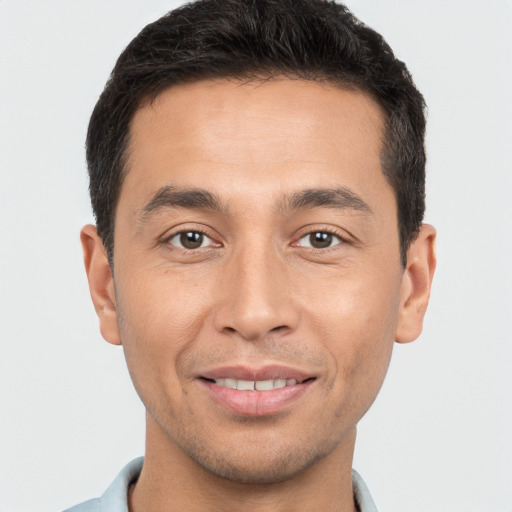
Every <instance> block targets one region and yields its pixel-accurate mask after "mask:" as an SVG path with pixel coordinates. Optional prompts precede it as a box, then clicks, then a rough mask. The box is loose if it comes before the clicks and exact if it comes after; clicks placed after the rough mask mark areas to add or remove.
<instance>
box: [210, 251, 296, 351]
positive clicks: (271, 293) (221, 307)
mask: <svg viewBox="0 0 512 512" xmlns="http://www.w3.org/2000/svg"><path fill="white" fill-rule="evenodd" d="M225 264H226V267H225V272H224V279H223V282H222V283H221V284H220V287H221V288H222V290H221V291H220V295H219V299H220V301H219V302H218V303H217V308H216V310H215V318H214V323H215V328H216V329H217V330H218V331H220V332H223V333H225V334H231V335H234V334H237V335H238V336H240V337H241V338H243V339H245V340H247V341H258V340H262V339H265V338H266V337H268V336H269V335H280V336H284V335H286V334H289V333H291V332H293V331H294V330H295V329H296V328H297V325H298V322H299V312H298V308H297V305H296V304H295V301H294V299H293V296H294V293H293V288H294V287H293V286H292V284H293V283H292V279H291V276H290V269H289V268H288V266H287V265H286V261H285V260H284V258H283V257H282V256H280V255H279V254H278V252H277V251H276V250H275V249H273V248H261V245H260V247H259V248H257V249H256V248H253V250H251V248H250V247H247V248H246V249H245V250H243V251H238V252H237V253H236V254H233V257H232V258H229V261H226V263H225Z"/></svg>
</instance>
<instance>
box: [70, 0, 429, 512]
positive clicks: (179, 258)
mask: <svg viewBox="0 0 512 512" xmlns="http://www.w3.org/2000/svg"><path fill="white" fill-rule="evenodd" d="M423 108H424V103H423V99H422V96H421V94H420V93H419V92H418V91H417V90H416V88H415V87H414V84H413V82H412V79H411V77H410V75H409V73H408V72H407V69H406V68H405V66H404V64H403V63H401V62H400V61H398V60H396V59H395V58H394V56H393V53H392V51H391V49H390V48H389V47H388V45H387V44H386V43H385V42H384V41H383V39H382V38H381V37H380V36H379V35H378V34H376V33H375V32H374V31H372V30H371V29H369V28H368V27H366V26H364V25H363V24H361V23H360V22H359V21H357V20H356V19H355V18H354V17H353V16H352V15H351V14H350V13H349V12H348V10H347V9H346V8H345V7H343V6H341V5H340V4H337V3H334V2H328V1H324V0H300V1H298V0H285V1H283V0H258V1H254V0H202V1H199V2H195V3H192V4H190V5H187V6H184V7H182V8H180V9H177V10H175V11H173V12H171V13H169V14H168V15H167V16H165V17H163V18H161V19H160V20H158V21H156V22H155V23H153V24H151V25H149V26H147V27H146V28H145V29H144V30H143V31H142V32H141V33H140V34H139V35H138V36H137V37H136V38H135V39H134V40H133V41H132V42H131V43H130V45H129V46H128V47H127V48H126V50H125V51H124V52H123V54H122V55H121V57H120V58H119V60H118V62H117V64H116V66H115V68H114V71H113V73H112V76H111V78H110V80H109V82H108V83H107V85H106V88H105V90H104V92H103V94H102V96H101V97H100V99H99V101H98V103H97V105H96V107H95V110H94V112H93V115H92V117H91V121H90V125H89V132H88V138H87V159H88V165H89V173H90V192H91V201H92V205H93V209H94V212H95V215H96V220H97V227H95V226H85V227H84V228H83V230H82V233H81V239H82V244H83V249H84V259H85V266H86V270H87V275H88V279H89V286H90V291H91V296H92V300H93V302H94V305H95V308H96V311H97V314H98V316H99V320H100V329H101V333H102V335H103V337H104V338H105V339H106V340H107V341H108V342H110V343H113V344H117V345H122V346H123V349H124V352H125V356H126V360H127V364H128V368H129V371H130V375H131V377H132V380H133V382H134V385H135V388H136V390H137V392H138V394H139V396H140V397H141V399H142V401H143V403H144V405H145V407H146V411H147V413H146V425H147V433H146V453H145V458H144V460H143V461H142V459H139V460H136V461H134V462H132V463H131V464H129V465H128V466H127V467H126V468H125V469H124V470H123V471H122V472H121V474H120V475H119V476H118V478H117V479H116V480H115V481H114V483H113V484H112V486H111V487H110V488H109V489H108V490H107V491H106V492H105V494H104V495H103V496H102V497H101V498H98V499H95V500H91V501H89V502H86V503H85V504H82V505H79V506H77V507H75V508H73V509H70V510H73V511H92V510H95V511H104V512H107V511H109V512H114V511H125V510H130V511H132V512H141V511H147V510H151V511H163V510H180V511H181V510H186V511H210V510H212V511H213V510H223V511H224V510H225V511H234V510H252V511H260V510H265V511H284V510H287V511H288V510H293V511H311V510H333V511H334V510H336V511H344V512H349V511H350V512H353V511H356V510H359V511H364V512H368V511H373V510H376V509H375V505H374V504H373V501H372V499H371V497H370V494H369V492H368V490H367V489H366V487H365V485H364V483H363V481H362V479H361V478H360V477H359V475H358V474H357V473H356V472H355V471H354V472H353V471H352V456H353V451H354V444H355V437H356V426H357V423H358V421H359V420H360V419H361V417H362V416H363V415H364V414H365V412H366V411H367V410H368V408H369V407H370V405H371V403H372V402H373V400H374V399H375V397H376V395H377V393H378V391H379V389H380V386H381V384H382V381H383V379H384V376H385V373H386V370H387V367H388V363H389V359H390V356H391V351H392V346H393V342H394V341H397V342H400V343H405V342H410V341H412V340H414V339H415V338H416V337H417V336H418V335H419V334H420V332H421V327H422V320H423V316H424V313H425V310H426V307H427V303H428V297H429V292H430V285H431V281H432V275H433V272H434V267H435V254H434V243H435V231H434V229H433V228H432V227H431V226H428V225H424V224H422V219H423V212H424V166H425V155H424V141H423V139H424V128H425V121H424V115H423Z"/></svg>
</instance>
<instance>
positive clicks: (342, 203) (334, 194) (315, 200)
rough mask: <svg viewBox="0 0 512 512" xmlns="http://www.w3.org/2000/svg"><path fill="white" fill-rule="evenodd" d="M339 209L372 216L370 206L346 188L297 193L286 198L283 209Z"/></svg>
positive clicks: (309, 190) (310, 190)
mask: <svg viewBox="0 0 512 512" xmlns="http://www.w3.org/2000/svg"><path fill="white" fill-rule="evenodd" d="M319 207H328V208H339V209H341V210H356V211H360V212H363V213H366V214H372V213H373V212H372V209H371V208H370V206H369V205H368V204H367V203H366V202H365V201H363V199H361V198H360V197H359V196H358V195H357V194H356V193H355V192H353V191H352V190H350V189H349V188H346V187H338V188H314V189H307V190H302V191H300V192H295V193H294V194H292V195H291V196H288V197H285V200H284V202H283V204H282V205H281V209H289V210H298V209H309V208H319Z"/></svg>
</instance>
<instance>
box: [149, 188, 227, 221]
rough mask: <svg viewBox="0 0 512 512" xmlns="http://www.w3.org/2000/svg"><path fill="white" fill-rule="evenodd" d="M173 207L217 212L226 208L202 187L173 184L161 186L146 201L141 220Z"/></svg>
mask: <svg viewBox="0 0 512 512" xmlns="http://www.w3.org/2000/svg"><path fill="white" fill-rule="evenodd" d="M173 208H192V209H205V210H212V211H217V212H222V211H225V210H226V208H225V207H224V206H223V205H222V204H221V203H220V201H219V200H218V199H217V197H216V196H214V195H213V194H212V193H211V192H208V190H204V189H201V188H189V189H183V190H180V189H177V188H176V187H173V186H170V185H168V186H165V187H161V188H160V189H158V190H157V192H156V193H155V195H154V196H153V197H152V198H151V199H150V200H149V201H148V202H147V203H146V205H145V206H144V207H143V208H142V210H141V213H140V220H141V221H142V222H144V221H146V220H147V219H148V217H151V216H152V214H154V213H157V212H158V211H161V210H166V209H173Z"/></svg>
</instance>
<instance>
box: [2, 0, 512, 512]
mask: <svg viewBox="0 0 512 512" xmlns="http://www.w3.org/2000/svg"><path fill="white" fill-rule="evenodd" d="M178 3H180V2H176V1H175V2H173V1H163V0H151V1H142V0H139V1H133V0H124V1H122V2H121V1H110V2H109V1H101V2H100V1H98V0H95V1H92V0H88V1H87V2H86V1H73V2H69V1H63V0H62V1H49V0H47V1H44V2H40V1H35V0H33V1H24V0H0V240H1V242H0V244H1V245H0V343H1V345H0V349H1V352H0V411H1V413H0V510H3V511H4V512H7V511H11V512H21V511H25V510H39V511H41V512H46V511H48V512H49V511H52V510H53V511H57V510H61V509H63V508H65V507H66V506H69V505H72V504H74V503H77V502H79V501H81V500H85V499H88V498H91V497H93V496H97V495H99V494H101V493H102V492H103V490H104V488H105V487H106V486H107V485H108V484H109V483H110V481H111V480H112V479H113V478H114V476H115V475H116V474H117V472H118V471H119V469H120V468H121V466H122V465H124V463H126V462H128V461H129V460H130V459H131V458H133V457H136V456H138V455H140V454H142V453H143V440H144V413H143V408H142V406H141V404H140V403H139V400H138V398H137V397H136V395H135V392H134V391H133V389H132V386H131V383H130V380H129V377H128V374H127V371H126V369H125V364H124V359H123V354H122V350H120V349H119V348H116V347H112V346H110V345H108V344H107V343H105V342H104V341H103V340H102V339H101V336H100V334H99V331H98V328H97V319H96V316H95V313H94V311H93V308H92V305H91V304H90V300H89V295H88V289H87V285H86V278H85V273H84V271H83V268H82V262H81V248H80V244H79V238H78V232H79V229H80V227H81V225H82V224H84V223H87V222H91V221H92V215H91V213H90V208H89V202H88V196H87V180H86V169H85V164H84V152H83V144H84V136H85V131H86V126H87V121H88V116H89V115H90V112H91V110H92V107H93V105H94V103H95V100H96V99H97V97H98V95H99V93H100V91H101V89H102V87H103V84H104V82H105V80H106V78H107V75H108V73H109V71H110V70H111V68H112V66H113V64H114V61H115V59H116V57H117V56H118V54H119V53H120V51H121V50H122V48H123V47H124V46H125V45H126V44H127V43H128V41H129V40H130V39H131V38H132V37H133V36H134V35H135V34H136V33H137V32H138V31H139V30H140V29H141V28H142V27H143V26H144V25H145V24H146V23H148V22H150V21H153V20H154V19H156V18H157V17H158V16H160V15H161V14H163V13H164V12H166V11H167V10H169V9H171V8H172V7H174V6H175V5H177V4H178ZM348 4H349V6H350V7H351V8H352V9H353V11H354V12H355V13H356V14H357V15H358V16H360V17H361V18H362V19H363V20H364V21H365V22H366V23H367V24H369V25H370V26H372V27H374V28H376V29H377V30H378V31H380V32H381V33H382V34H383V35H384V36H385V38H386V39H387V40H388V42H389V43H390V44H391V46H392V47H393V48H394V50H395V52H396V53H397V55H398V56H399V57H400V58H401V59H403V60H405V61H406V62H407V63H408V66H409V68H410V70H411V71H412V73H413V75H414V77H415V80H416V82H417V84H418V86H419V88H420V89H421V90H422V92H423V93H424V95H425V97H426V100H427V103H428V105H429V127H428V154H429V163H428V211H427V216H426V221H427V222H430V223H432V224H434V225H435V226H436V227H437V228H438V232H439V241H438V255H439V266H438V271H437V275H436V279H435V285H434V289H433V294H432V300H431V306H430V310H429V312H428V314H427V318H426V324H425V329H424V333H423V335H422V336H421V338H420V339H419V340H418V341H416V342H415V343H413V344H410V345H406V346H396V348H395V353H394V356H393V361H392V364H391V368H390V371H389V374H388V379H387V381H386V383H385V385H384V387H383V389H382V392H381V395H380V396H379V398H378V399H377V402H376V403H375V405H374V407H373V408H372V410H371V411H370V412H369V413H368V415H367V416H366V417H365V418H364V419H363V421H362V422H361V424H360V428H359V438H358V446H357V449H356V456H355V467H356V468H357V469H358V470H359V472H360V473H362V475H363V476H364V478H365V480H366V481H367V483H368V485H369V487H370V490H371V492H372V494H373V495H374V498H375V501H376V502H377V505H378V506H379V510H380V511H381V512H400V511H404V512H405V511H411V510H414V511H415V512H423V511H439V512H443V511H448V510H449V511H451V512H458V511H460V512H462V511H464V512H472V511H475V512H477V511H478V512H489V511H505V512H510V511H511V510H512V441H511V437H512V377H511V373H512V372H511V367H512V343H511V334H510V324H511V317H512V271H511V267H512V207H511V203H512V201H511V199H512V179H511V175H512V168H511V165H512V157H511V150H510V147H511V141H512V123H511V119H512V99H511V91H512V71H511V66H512V35H511V34H512V3H511V2H510V1H509V0H493V1H484V0H480V1H469V0H466V1H453V0H452V1H441V0H437V1H429V2H420V1H405V0H404V1H389V0H352V1H349V2H348Z"/></svg>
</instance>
